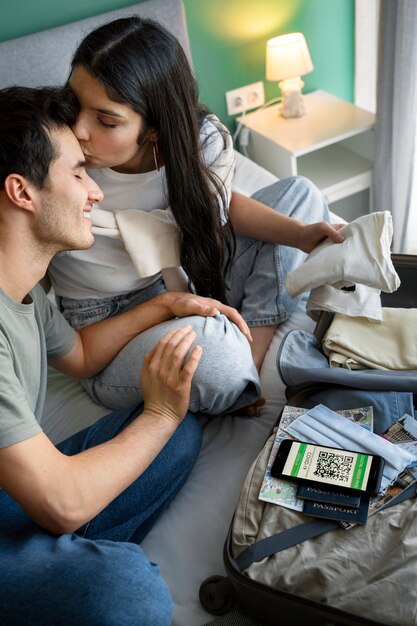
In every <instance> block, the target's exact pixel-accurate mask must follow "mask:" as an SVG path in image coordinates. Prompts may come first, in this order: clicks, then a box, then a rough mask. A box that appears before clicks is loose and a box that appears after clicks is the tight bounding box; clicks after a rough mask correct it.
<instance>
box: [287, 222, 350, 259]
mask: <svg viewBox="0 0 417 626" xmlns="http://www.w3.org/2000/svg"><path fill="white" fill-rule="evenodd" d="M300 226H301V228H300V234H299V241H298V243H297V246H296V247H297V248H299V249H300V250H302V251H303V252H307V253H309V252H311V251H312V250H314V248H315V247H316V246H318V245H319V244H320V243H322V242H323V241H324V240H325V239H327V238H329V239H331V240H332V241H333V242H334V243H342V241H344V240H345V238H344V237H343V235H341V234H340V233H339V230H340V229H341V228H343V226H346V224H329V223H328V222H316V223H315V224H303V223H302V222H300Z"/></svg>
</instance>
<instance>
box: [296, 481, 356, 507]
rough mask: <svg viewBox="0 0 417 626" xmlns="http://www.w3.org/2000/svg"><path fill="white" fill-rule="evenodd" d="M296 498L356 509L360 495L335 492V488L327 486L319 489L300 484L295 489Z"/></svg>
mask: <svg viewBox="0 0 417 626" xmlns="http://www.w3.org/2000/svg"><path fill="white" fill-rule="evenodd" d="M297 498H304V500H315V501H316V502H328V503H329V504H338V505H339V506H345V507H351V508H353V509H357V508H358V506H359V504H360V501H361V494H350V493H341V492H340V491H337V487H328V486H327V485H326V487H324V488H321V487H317V486H316V485H311V484H308V483H300V484H299V485H298V487H297Z"/></svg>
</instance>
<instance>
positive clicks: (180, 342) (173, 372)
mask: <svg viewBox="0 0 417 626" xmlns="http://www.w3.org/2000/svg"><path fill="white" fill-rule="evenodd" d="M196 336H197V335H196V333H195V332H194V331H193V330H192V328H191V326H184V327H183V328H178V329H174V330H170V331H169V332H168V333H167V334H166V335H165V337H163V338H162V339H161V340H160V341H159V342H158V343H157V344H156V346H155V348H154V349H153V350H151V352H149V353H148V354H147V355H146V357H145V362H144V367H143V370H142V374H141V386H142V392H143V397H144V402H145V407H144V411H146V412H147V413H154V414H156V415H158V416H161V415H162V416H163V417H166V418H168V419H169V420H173V421H174V422H177V423H179V422H181V420H182V419H183V418H184V416H185V414H186V412H187V409H188V406H189V403H190V390H191V381H192V378H193V376H194V373H195V371H196V369H197V366H198V364H199V362H200V358H201V355H202V349H201V347H200V346H194V348H193V349H192V350H191V352H190V354H189V356H188V358H187V360H185V357H186V356H187V353H188V351H189V350H190V348H191V345H192V343H193V341H194V339H195V338H196Z"/></svg>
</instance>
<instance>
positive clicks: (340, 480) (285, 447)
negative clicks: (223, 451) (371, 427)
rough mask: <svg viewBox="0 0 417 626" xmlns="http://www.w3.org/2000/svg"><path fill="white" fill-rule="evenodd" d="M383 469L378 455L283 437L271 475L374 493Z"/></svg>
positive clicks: (341, 488) (346, 490) (377, 488)
mask: <svg viewBox="0 0 417 626" xmlns="http://www.w3.org/2000/svg"><path fill="white" fill-rule="evenodd" d="M383 469H384V459H383V458H382V457H381V456H376V455H372V454H364V453H363V452H353V451H351V450H341V449H339V448H329V447H327V446H320V445H316V444H312V443H305V442H302V441H292V440H291V439H284V441H282V442H281V445H280V446H279V448H278V452H277V455H276V457H275V460H274V463H273V465H272V467H271V475H272V476H274V477H276V478H288V479H290V480H295V481H299V482H304V481H305V482H309V483H311V484H316V485H321V486H322V487H324V486H325V485H328V486H331V487H333V488H337V489H338V490H340V491H343V492H349V493H350V492H352V491H355V492H356V493H367V494H370V495H375V494H377V493H378V491H379V487H380V485H381V478H382V471H383Z"/></svg>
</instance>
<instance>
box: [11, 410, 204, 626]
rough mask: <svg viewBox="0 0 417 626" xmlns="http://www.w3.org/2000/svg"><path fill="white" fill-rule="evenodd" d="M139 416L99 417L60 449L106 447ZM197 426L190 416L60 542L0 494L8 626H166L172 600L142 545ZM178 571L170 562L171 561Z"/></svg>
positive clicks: (187, 459) (179, 473) (184, 463)
mask: <svg viewBox="0 0 417 626" xmlns="http://www.w3.org/2000/svg"><path fill="white" fill-rule="evenodd" d="M141 410H142V407H137V406H135V407H130V408H129V409H127V410H124V411H120V412H118V413H112V414H110V415H107V416H105V417H103V418H102V419H101V420H99V421H98V422H96V423H95V424H94V425H93V426H90V427H89V428H87V429H85V430H83V431H81V432H79V433H77V434H75V435H73V436H72V437H70V438H69V439H67V440H66V441H64V442H62V443H61V444H59V445H58V446H57V447H58V448H59V449H60V450H61V451H62V452H63V453H64V454H67V455H73V454H77V453H78V452H81V451H82V450H85V449H87V448H91V447H93V446H95V445H99V444H100V443H103V442H104V441H107V440H109V439H111V438H113V437H114V436H116V435H117V433H118V432H119V431H120V430H122V429H123V428H124V427H125V426H127V424H129V423H130V422H131V420H132V419H133V418H135V417H136V416H137V415H138V414H139V413H140V412H141ZM200 446H201V428H200V426H199V424H198V422H197V420H196V419H195V417H194V416H193V415H192V414H191V413H187V415H186V417H185V418H184V420H183V422H182V423H181V424H180V426H179V427H178V429H177V430H176V432H175V433H174V434H173V435H172V437H171V439H170V440H169V441H168V442H167V444H166V445H165V447H164V448H163V450H162V451H161V452H160V453H159V455H158V456H157V457H156V459H155V460H154V461H153V463H152V464H151V465H150V466H149V467H148V469H147V470H146V471H145V472H144V473H143V474H142V475H141V476H140V477H139V478H138V479H137V480H136V481H135V482H134V483H133V484H132V485H131V486H130V487H128V489H126V490H125V491H124V492H123V493H121V494H120V495H119V496H118V497H117V498H116V499H115V500H113V502H111V503H110V504H109V506H108V507H107V508H105V509H104V511H102V512H101V513H99V514H98V515H97V517H95V518H94V519H93V520H92V521H91V522H89V523H88V524H85V525H84V526H83V527H81V528H80V529H79V530H78V531H77V532H75V533H71V534H66V535H62V536H60V537H56V536H54V535H52V534H51V533H49V532H47V531H46V530H43V529H42V528H41V527H40V526H38V525H37V524H36V523H35V522H34V521H32V520H31V518H30V517H28V515H27V514H26V513H25V511H24V510H23V509H22V508H21V507H20V506H19V505H18V504H17V503H16V502H15V501H14V500H12V499H11V498H10V497H9V496H8V495H7V494H6V493H5V492H4V491H1V490H0V580H1V585H0V607H1V609H0V613H1V623H2V624H3V625H4V626H9V625H10V626H28V625H29V624H30V625H31V626H39V625H45V626H54V625H56V626H58V625H59V626H66V625H68V626H78V625H81V624H86V625H87V624H88V626H130V625H132V626H133V625H135V626H164V625H168V624H170V623H171V617H172V600H171V597H170V594H169V591H168V589H167V587H166V585H165V583H164V581H163V580H162V578H161V576H160V574H159V568H158V567H157V565H155V564H153V563H150V562H149V561H148V559H147V558H146V556H145V554H144V552H143V550H142V549H141V548H140V547H139V545H138V543H139V542H140V541H141V540H142V539H143V538H144V536H145V535H146V534H147V532H149V530H150V529H151V527H152V526H153V524H154V523H155V521H156V520H157V518H158V517H159V515H160V514H161V512H162V511H163V510H164V509H165V508H166V507H167V505H168V504H169V503H170V502H171V500H172V499H173V497H174V496H175V494H176V493H177V492H178V490H179V489H180V488H181V487H182V485H183V484H184V482H185V480H186V478H187V476H188V474H189V473H190V471H191V469H192V467H193V465H194V463H195V461H196V459H197V456H198V453H199V450H200ZM173 567H175V564H173Z"/></svg>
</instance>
